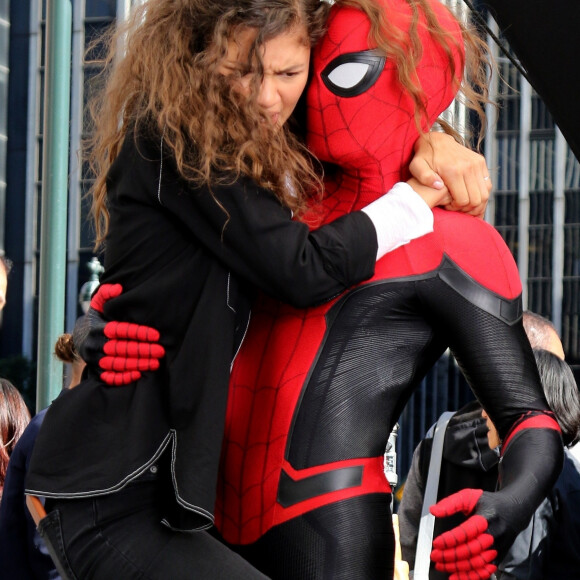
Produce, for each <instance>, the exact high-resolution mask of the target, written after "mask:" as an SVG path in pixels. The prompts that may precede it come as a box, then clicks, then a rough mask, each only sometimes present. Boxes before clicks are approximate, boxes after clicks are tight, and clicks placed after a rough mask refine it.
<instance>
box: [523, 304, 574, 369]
mask: <svg viewBox="0 0 580 580" xmlns="http://www.w3.org/2000/svg"><path fill="white" fill-rule="evenodd" d="M523 323H524V330H525V331H526V334H527V335H528V340H529V341H530V344H531V345H532V348H533V349H543V350H547V351H549V352H551V353H553V354H555V355H556V356H557V357H558V358H560V359H562V360H564V358H565V355H564V347H563V346H562V341H561V340H560V337H559V336H558V332H557V331H556V328H555V326H554V324H553V323H552V322H551V321H550V320H548V319H547V318H544V317H543V316H540V315H539V314H536V313H535V312H530V311H529V310H526V311H525V312H524V316H523Z"/></svg>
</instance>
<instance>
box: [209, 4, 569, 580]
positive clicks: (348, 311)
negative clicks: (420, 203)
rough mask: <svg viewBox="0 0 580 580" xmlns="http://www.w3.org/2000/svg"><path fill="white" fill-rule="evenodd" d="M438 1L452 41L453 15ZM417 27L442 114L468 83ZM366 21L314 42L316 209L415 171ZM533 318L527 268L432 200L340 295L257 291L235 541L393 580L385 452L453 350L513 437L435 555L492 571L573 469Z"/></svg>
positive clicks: (373, 193)
mask: <svg viewBox="0 0 580 580" xmlns="http://www.w3.org/2000/svg"><path fill="white" fill-rule="evenodd" d="M432 8H433V10H434V11H435V14H436V15H437V17H438V19H439V21H440V22H441V23H443V24H444V25H445V26H447V27H448V28H449V32H450V33H451V34H453V35H456V37H457V35H458V34H459V32H458V28H457V26H456V24H455V20H453V19H452V18H451V17H450V16H449V13H448V12H447V11H446V9H444V8H443V7H442V5H439V4H438V3H437V2H434V3H433V5H432ZM385 9H386V10H387V14H388V19H389V22H390V23H391V24H394V25H396V26H399V27H400V28H401V29H404V28H405V24H406V23H408V19H409V12H408V4H407V3H406V2H404V1H403V0H389V1H388V2H386V3H385ZM423 22H424V21H423V20H421V24H420V26H419V28H420V30H421V39H422V42H423V47H422V49H423V51H422V55H423V56H422V59H421V62H420V65H419V67H418V69H417V71H416V73H417V77H418V79H419V80H420V83H421V85H422V88H423V90H424V92H425V94H426V97H427V98H426V100H425V102H426V104H427V115H428V121H429V122H433V121H434V120H435V119H436V118H437V116H438V115H439V114H440V113H441V112H442V111H443V110H444V109H445V108H446V107H447V105H448V104H449V103H450V101H451V99H452V98H453V96H454V93H455V90H456V86H455V85H454V83H453V82H452V77H450V73H449V71H448V70H447V59H446V57H445V56H444V55H443V53H442V52H441V47H440V46H439V45H435V44H434V42H433V38H432V37H431V35H429V34H427V32H426V28H425V27H424V26H423ZM369 27H370V22H369V19H368V17H367V16H366V14H365V13H364V12H363V11H361V10H358V9H355V8H349V7H344V6H339V5H336V6H334V7H333V9H332V11H331V16H330V20H329V25H328V32H327V34H326V36H325V37H324V38H323V40H322V41H321V43H320V44H319V46H317V47H316V49H315V51H314V53H313V79H312V81H311V84H310V87H309V89H308V95H307V104H308V125H307V126H308V134H307V141H308V146H309V147H310V148H311V150H312V151H313V152H314V154H315V155H316V156H317V157H318V158H319V159H321V160H323V161H326V162H329V163H332V164H334V166H335V171H334V172H333V173H332V174H331V175H329V177H328V178H327V179H326V181H325V187H326V197H325V200H324V203H323V208H322V209H320V208H318V209H317V210H316V211H314V210H313V212H312V216H311V217H312V220H313V221H318V222H320V221H325V220H330V219H333V218H335V217H337V216H338V215H341V214H343V213H346V212H349V211H353V210H357V209H360V208H361V207H363V206H366V205H367V204H369V202H372V201H373V200H374V199H377V198H378V197H379V196H380V195H381V192H383V191H386V190H388V188H389V187H390V186H391V185H392V184H393V183H395V182H397V181H400V180H401V179H402V178H403V177H405V176H406V175H407V164H408V162H409V159H410V156H411V153H412V147H413V143H414V141H415V140H416V136H417V134H418V129H417V126H416V121H415V117H414V106H413V104H412V102H411V101H410V99H409V97H408V95H407V94H406V92H405V91H404V90H403V88H402V87H401V84H400V82H399V76H398V70H397V68H396V66H395V65H394V64H393V62H392V61H391V59H390V58H389V57H388V56H387V57H385V56H384V54H383V53H381V52H379V51H376V50H374V47H373V46H371V45H370V44H369V34H368V32H369ZM457 38H458V37H457ZM457 52H458V51H457ZM455 58H456V64H457V66H459V64H460V62H461V58H460V54H456V55H455ZM353 71H354V72H355V74H356V72H357V71H360V73H361V74H360V76H359V77H358V78H357V79H355V80H353V76H352V74H351V73H353ZM344 73H346V75H345V74H344ZM425 128H426V127H425ZM393 143H400V144H401V146H400V148H399V149H398V150H397V149H395V150H393ZM521 315H522V304H521V283H520V280H519V275H518V272H517V268H516V265H515V263H514V261H513V258H512V256H511V254H510V252H509V249H508V248H507V247H506V245H505V243H504V242H503V240H502V239H501V237H500V236H499V234H498V233H497V232H496V231H495V230H494V229H493V228H492V227H491V226H490V225H489V224H487V223H485V222H484V221H482V220H479V219H477V218H474V217H471V216H467V215H464V214H460V213H456V212H446V211H443V210H438V209H435V210H434V231H433V233H431V234H428V235H426V236H424V237H422V238H419V239H417V240H415V241H412V242H411V243H409V244H407V245H404V246H402V247H400V248H398V249H397V250H395V251H394V252H392V253H390V254H389V255H388V256H386V257H385V258H383V259H382V260H381V261H379V262H378V263H377V267H376V272H375V275H374V277H373V278H372V279H371V280H369V281H367V282H365V283H363V284H360V285H359V286H358V287H355V288H354V289H352V290H350V291H348V292H345V293H343V294H341V295H340V296H338V297H336V298H335V299H334V300H333V301H331V302H330V303H327V304H324V305H322V306H320V307H317V308H311V309H307V310H298V309H294V308H291V307H289V306H285V305H282V304H280V303H278V302H275V301H273V300H270V299H268V298H267V297H262V298H261V299H260V300H259V302H258V303H257V304H256V306H255V308H254V309H253V314H252V321H251V324H250V327H249V329H248V334H247V336H246V340H245V341H244V343H243V345H242V349H241V351H240V353H239V355H238V357H237V359H236V362H235V364H234V367H233V369H232V377H231V382H230V397H229V403H228V415H227V418H226V433H225V441H224V447H223V456H222V475H221V482H220V487H219V488H218V503H217V506H216V527H217V529H218V531H219V533H220V534H221V537H222V538H223V540H224V541H225V542H227V543H228V544H230V545H231V546H234V547H235V549H237V550H238V551H239V552H240V553H241V554H243V555H244V556H245V557H246V558H247V559H248V560H250V562H252V563H253V564H254V565H255V566H256V567H258V568H259V569H261V570H262V571H263V572H264V573H266V574H268V575H270V576H272V577H274V578H289V579H290V578H292V579H297V578H315V579H322V578H332V579H339V578H356V579H362V578H373V579H374V578H388V577H389V575H390V576H392V574H393V566H394V562H393V554H394V535H393V529H392V524H391V511H390V509H391V508H390V505H391V489H390V487H389V484H388V482H387V480H386V478H385V476H384V472H383V452H384V449H385V446H386V443H387V439H388V436H389V434H390V432H391V430H392V427H393V425H394V424H395V422H396V421H397V418H398V417H399V414H400V412H401V410H402V409H403V407H404V406H405V404H406V402H407V401H408V399H409V397H410V396H411V394H412V393H413V391H414V389H415V388H416V387H417V386H418V384H419V383H420V381H421V379H422V377H423V376H424V375H425V373H426V372H427V371H428V369H429V368H430V367H431V366H432V365H433V364H434V363H435V361H436V360H437V359H438V358H439V357H440V355H441V354H442V353H443V352H444V351H445V350H446V349H447V348H450V349H451V351H452V352H453V354H454V356H455V357H456V359H457V361H458V363H459V365H460V366H461V368H462V370H463V372H464V373H465V375H466V377H467V379H468V381H469V384H470V386H471V387H472V389H473V391H474V392H475V394H476V396H477V398H478V399H479V400H480V402H481V403H482V405H483V407H484V408H485V409H486V410H487V412H488V413H489V415H490V417H491V418H492V420H493V422H494V424H495V425H496V426H497V427H498V431H499V432H500V436H501V437H502V439H503V440H504V441H505V444H504V446H503V448H502V461H501V467H500V488H499V491H497V492H495V493H489V492H483V491H482V490H464V491H462V492H459V493H458V494H456V495H454V496H451V497H449V498H445V499H444V500H442V501H441V502H439V504H437V505H436V506H434V507H433V508H432V511H433V513H434V515H435V516H437V517H445V516H446V515H451V514H453V513H456V512H457V511H463V512H464V513H466V514H471V517H470V518H469V519H468V520H467V522H466V523H465V524H462V525H461V526H459V527H458V528H455V529H453V530H451V531H449V532H447V533H446V534H444V535H442V536H440V537H438V538H436V539H435V541H434V551H433V553H432V558H433V559H434V560H435V561H436V562H437V567H438V569H441V570H443V571H447V572H449V573H450V574H451V578H452V579H458V580H462V579H472V578H481V579H484V578H488V577H489V576H490V575H491V574H492V573H493V571H494V570H495V563H494V562H496V561H497V560H498V559H501V557H502V556H503V554H504V553H505V551H506V550H507V548H508V547H509V545H510V544H511V542H512V540H513V539H514V538H515V536H516V535H517V533H518V532H519V531H520V530H521V529H523V528H524V527H525V526H526V524H527V521H528V520H529V517H530V516H531V514H532V513H533V512H534V510H535V508H536V507H537V505H538V504H539V503H540V501H541V500H542V498H543V497H544V496H545V495H546V493H547V492H548V490H549V489H550V488H551V487H552V485H553V483H554V482H555V480H556V478H557V476H558V473H559V470H560V468H561V465H562V456H563V449H562V442H561V437H560V431H559V428H558V425H557V423H556V421H555V420H554V418H553V416H552V414H551V413H550V411H549V408H548V405H547V403H546V401H545V399H544V396H543V392H542V388H541V385H540V381H539V377H538V373H537V369H536V366H535V362H534V357H533V354H532V351H531V349H530V346H529V343H528V340H527V338H526V335H525V332H524V330H523V326H522V323H521Z"/></svg>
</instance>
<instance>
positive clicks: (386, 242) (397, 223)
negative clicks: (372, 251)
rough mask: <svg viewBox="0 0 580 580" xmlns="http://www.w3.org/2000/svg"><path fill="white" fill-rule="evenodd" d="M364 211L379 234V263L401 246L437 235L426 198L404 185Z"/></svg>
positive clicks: (406, 184)
mask: <svg viewBox="0 0 580 580" xmlns="http://www.w3.org/2000/svg"><path fill="white" fill-rule="evenodd" d="M361 211H364V212H365V213H366V214H367V215H368V216H369V217H370V218H371V220H372V222H373V224H374V226H375V229H376V231H377V240H378V242H379V248H378V251H377V260H379V259H380V258H382V257H383V256H384V255H385V254H388V253H389V252H392V251H393V250H395V249H396V248H398V247H399V246H402V245H404V244H408V243H409V242H410V241H411V240H414V239H415V238H420V237H421V236H424V235H425V234H428V233H430V232H432V231H433V212H432V211H431V208H430V207H429V206H428V205H427V204H426V203H425V202H424V201H423V198H422V197H421V196H420V195H419V194H418V193H417V192H416V191H415V190H414V189H413V188H412V187H411V186H410V185H409V184H408V183H405V182H403V181H400V182H399V183H395V185H394V186H393V188H392V189H391V190H390V191H389V192H388V193H386V194H385V195H383V196H382V197H379V199H377V200H375V201H373V202H372V203H370V204H369V205H367V206H366V207H364V208H363V209H362V210H361Z"/></svg>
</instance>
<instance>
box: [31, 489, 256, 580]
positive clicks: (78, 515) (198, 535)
mask: <svg viewBox="0 0 580 580" xmlns="http://www.w3.org/2000/svg"><path fill="white" fill-rule="evenodd" d="M157 497H158V490H157V482H156V481H155V480H154V479H153V480H149V481H148V480H146V479H145V480H142V481H140V482H138V483H133V484H130V485H128V486H127V487H126V488H124V489H123V490H121V491H119V492H117V493H114V494H111V495H107V496H101V497H96V498H90V499H73V500H49V501H48V502H47V511H48V516H47V517H46V518H45V519H44V520H42V522H41V533H42V534H43V536H44V537H45V538H47V539H48V540H49V541H50V543H51V544H52V548H53V549H54V552H55V555H56V558H57V559H58V560H59V562H60V565H61V568H62V569H63V572H64V573H65V574H66V575H67V576H68V577H69V578H70V580H90V579H93V578H94V579H99V578H101V579H103V580H111V578H115V580H125V579H133V578H140V579H145V578H150V579H161V578H163V579H164V580H169V579H170V580H181V579H186V578H187V579H191V578H196V579H197V578H208V579H212V580H217V579H224V580H234V579H240V580H246V579H247V580H250V579H265V578H266V576H264V575H262V574H261V573H260V572H258V571H257V570H256V569H255V568H253V567H252V566H250V564H248V563H247V562H246V561H245V560H243V559H242V558H241V557H240V556H239V555H237V554H235V553H234V552H232V551H231V550H229V549H228V548H227V547H226V546H224V545H223V544H222V543H220V542H219V541H218V540H217V539H215V538H214V537H212V536H211V535H210V534H209V533H208V532H206V531H199V532H193V533H184V532H175V531H172V530H170V529H169V528H168V527H166V526H164V525H163V524H161V523H160V517H159V510H158V507H157V506H158V502H157V501H156V498H157ZM53 557H54V556H53Z"/></svg>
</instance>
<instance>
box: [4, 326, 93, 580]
mask: <svg viewBox="0 0 580 580" xmlns="http://www.w3.org/2000/svg"><path fill="white" fill-rule="evenodd" d="M54 354H55V356H56V358H58V360H60V361H62V362H63V363H65V364H68V365H70V370H71V373H70V381H69V385H68V388H69V389H72V388H73V387H75V386H76V385H77V384H78V383H79V381H80V379H81V374H82V372H83V369H84V366H85V363H84V361H83V360H82V358H81V357H80V356H79V354H78V352H77V350H76V348H75V345H74V341H73V337H72V334H68V333H66V334H61V335H60V336H59V337H58V339H57V341H56V343H55V345H54ZM46 411H47V409H43V410H41V411H39V412H38V413H37V414H36V415H35V416H34V417H33V418H32V420H31V421H30V423H29V424H28V425H27V427H26V429H25V430H24V432H23V433H22V436H21V437H20V439H19V440H18V442H17V443H16V445H15V446H14V451H13V453H12V456H11V457H10V462H9V463H8V469H7V471H6V480H5V486H4V494H3V496H2V501H1V502H0V563H1V570H2V573H3V577H4V576H5V577H6V578H14V579H15V580H16V579H18V580H57V579H58V578H60V575H59V573H58V572H57V570H56V567H55V565H54V562H53V561H52V558H51V556H50V554H49V553H48V550H47V548H46V545H45V544H44V541H43V540H42V538H41V537H40V535H39V533H38V531H37V529H36V525H35V523H34V521H33V520H32V517H31V515H30V513H29V511H28V509H27V507H26V501H25V497H24V479H25V476H26V472H27V471H28V466H29V463H30V456H31V454H32V449H33V447H34V442H35V440H36V437H37V435H38V431H39V429H40V426H41V425H42V422H43V421H44V416H45V414H46Z"/></svg>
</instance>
